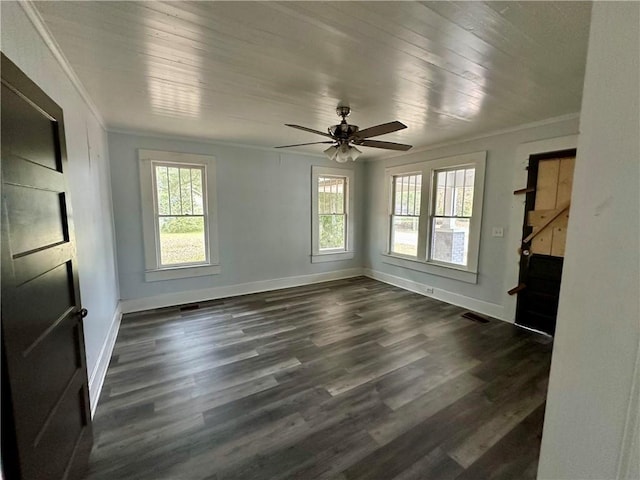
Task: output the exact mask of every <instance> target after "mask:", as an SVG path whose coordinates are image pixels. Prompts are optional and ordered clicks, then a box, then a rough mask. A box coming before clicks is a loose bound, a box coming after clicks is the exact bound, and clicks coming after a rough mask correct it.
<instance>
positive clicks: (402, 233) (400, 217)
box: [391, 173, 422, 257]
mask: <svg viewBox="0 0 640 480" xmlns="http://www.w3.org/2000/svg"><path fill="white" fill-rule="evenodd" d="M421 194H422V174H419V173H417V174H412V175H411V174H410V175H396V176H394V177H393V194H392V199H393V208H392V213H391V252H393V253H399V254H401V255H409V256H411V257H416V256H417V255H418V224H419V220H420V200H421V199H420V196H421Z"/></svg>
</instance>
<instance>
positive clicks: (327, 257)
mask: <svg viewBox="0 0 640 480" xmlns="http://www.w3.org/2000/svg"><path fill="white" fill-rule="evenodd" d="M354 254H355V252H337V253H336V252H333V253H329V252H327V253H314V254H313V255H311V263H324V262H337V261H340V260H351V259H352V258H353V256H354Z"/></svg>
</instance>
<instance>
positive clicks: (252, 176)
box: [109, 127, 364, 300]
mask: <svg viewBox="0 0 640 480" xmlns="http://www.w3.org/2000/svg"><path fill="white" fill-rule="evenodd" d="M283 128H284V127H283ZM138 149H152V150H165V151H173V152H183V153H196V154H205V155H213V156H214V157H215V158H216V164H217V172H216V173H217V180H218V186H217V197H218V236H219V244H220V245H219V253H220V264H221V267H222V273H220V274H219V275H212V276H207V277H197V278H185V279H179V280H165V281H159V282H146V281H145V280H144V256H143V242H142V225H141V199H140V178H139V171H138V157H137V155H138V154H137V151H138ZM109 151H110V155H111V177H112V185H113V205H114V212H115V227H116V242H117V251H118V270H119V273H120V291H121V298H122V299H123V300H130V299H143V298H147V297H155V296H158V295H163V294H168V293H175V292H188V291H193V290H203V289H207V288H215V287H221V286H229V285H238V284H244V283H249V282H256V281H261V280H271V279H281V278H286V277H295V276H300V275H311V274H317V273H322V272H330V271H336V270H343V269H349V268H354V267H360V266H361V265H362V248H361V247H360V239H361V238H362V235H361V222H359V219H360V216H361V215H360V209H361V206H362V201H361V200H362V197H363V192H364V188H363V186H362V170H363V166H362V165H361V164H355V165H354V167H355V169H356V174H355V193H356V205H355V211H354V215H355V219H356V232H355V233H356V237H355V245H356V255H355V257H354V258H353V259H352V260H346V261H338V262H328V263H319V264H312V263H311V258H310V254H311V218H310V216H311V188H310V187H311V166H312V165H327V166H332V167H335V166H336V164H335V162H333V163H331V162H329V161H328V160H326V159H324V158H322V157H313V156H305V155H299V154H295V153H288V152H285V151H282V152H278V151H277V150H270V149H257V148H250V147H237V146H227V145H217V144H211V143H199V142H195V141H188V140H180V139H171V138H160V137H151V136H138V135H129V134H121V133H109Z"/></svg>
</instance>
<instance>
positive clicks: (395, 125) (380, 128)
mask: <svg viewBox="0 0 640 480" xmlns="http://www.w3.org/2000/svg"><path fill="white" fill-rule="evenodd" d="M404 128H407V126H406V125H405V124H404V123H402V122H398V121H395V122H389V123H383V124H381V125H376V126H375V127H369V128H365V129H364V130H360V131H359V132H356V134H355V137H358V138H371V137H377V136H378V135H384V134H385V133H391V132H397V131H398V130H402V129H404Z"/></svg>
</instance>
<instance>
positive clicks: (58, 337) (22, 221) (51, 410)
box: [1, 56, 91, 480]
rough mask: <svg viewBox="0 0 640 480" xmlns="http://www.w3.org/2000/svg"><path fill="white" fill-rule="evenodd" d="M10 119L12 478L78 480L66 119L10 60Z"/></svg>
mask: <svg viewBox="0 0 640 480" xmlns="http://www.w3.org/2000/svg"><path fill="white" fill-rule="evenodd" d="M1 120H2V126H1V128H2V132H1V133H2V239H1V240H2V248H1V250H2V356H3V363H4V364H3V370H2V375H3V377H2V387H3V388H2V401H3V408H2V416H3V418H2V423H3V439H2V440H3V442H2V462H3V471H4V473H5V478H6V479H7V480H9V479H13V478H19V479H23V480H32V479H38V480H48V479H52V480H53V479H56V480H59V479H65V478H76V477H78V476H79V474H80V472H81V470H82V467H83V466H84V464H86V460H87V457H88V453H89V450H90V446H91V421H90V414H89V412H90V410H89V397H88V385H87V383H88V382H87V371H86V364H85V352H84V334H83V326H82V319H81V317H80V315H79V312H80V293H79V286H78V275H77V266H76V257H75V249H74V246H73V240H74V239H73V228H72V224H71V222H70V220H69V216H68V213H69V212H68V205H67V196H66V188H65V178H64V169H65V167H66V158H65V152H64V144H65V142H64V127H63V117H62V111H61V109H60V108H59V107H58V106H57V105H56V104H55V103H53V102H52V101H51V99H49V98H48V97H47V96H46V95H45V94H44V93H43V92H42V91H41V90H40V89H39V88H38V87H37V86H36V85H35V84H33V82H31V81H30V80H29V79H28V78H26V77H25V76H24V74H23V73H22V72H20V71H19V70H18V69H17V68H16V67H15V65H13V64H12V63H11V62H10V61H9V60H7V59H6V58H5V57H4V56H2V119H1ZM5 425H9V426H10V430H9V429H5Z"/></svg>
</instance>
